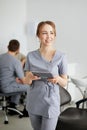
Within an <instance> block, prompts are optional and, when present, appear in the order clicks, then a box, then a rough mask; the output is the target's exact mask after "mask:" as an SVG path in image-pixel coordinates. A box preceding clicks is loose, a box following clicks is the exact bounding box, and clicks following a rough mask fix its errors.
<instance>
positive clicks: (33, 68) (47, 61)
mask: <svg viewBox="0 0 87 130" xmlns="http://www.w3.org/2000/svg"><path fill="white" fill-rule="evenodd" d="M36 34H37V37H38V38H39V41H40V48H39V49H37V50H34V51H32V52H29V53H28V55H27V61H26V64H25V71H26V76H27V77H28V78H27V80H28V83H29V84H30V88H29V89H28V94H27V110H28V112H29V115H30V120H31V124H32V127H33V128H34V130H55V128H56V124H57V120H58V116H59V114H60V95H59V86H61V87H64V86H65V85H66V84H67V59H66V55H65V54H64V53H62V52H60V51H58V50H56V49H55V48H54V47H53V45H54V41H55V37H56V29H55V24H54V23H53V22H52V21H42V22H40V23H39V24H38V26H37V32H36ZM33 72H38V73H50V74H51V75H52V77H49V75H48V78H45V77H40V76H39V75H38V76H37V75H35V73H33ZM44 76H45V75H44ZM46 76H47V75H46Z"/></svg>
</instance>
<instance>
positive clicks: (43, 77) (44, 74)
mask: <svg viewBox="0 0 87 130" xmlns="http://www.w3.org/2000/svg"><path fill="white" fill-rule="evenodd" d="M32 73H33V74H34V75H36V76H39V77H41V79H47V78H53V75H52V74H51V73H49V72H36V71H32Z"/></svg>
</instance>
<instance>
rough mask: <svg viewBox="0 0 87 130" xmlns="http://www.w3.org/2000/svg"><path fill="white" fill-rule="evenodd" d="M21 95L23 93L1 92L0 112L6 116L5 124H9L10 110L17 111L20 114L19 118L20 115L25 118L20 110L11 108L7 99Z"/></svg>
mask: <svg viewBox="0 0 87 130" xmlns="http://www.w3.org/2000/svg"><path fill="white" fill-rule="evenodd" d="M20 93H22V92H10V93H3V92H0V97H2V105H1V106H0V110H3V111H4V115H5V120H4V124H8V123H9V121H8V116H7V113H8V110H12V111H15V112H17V113H18V114H19V116H20V115H21V116H23V113H22V112H20V111H19V110H17V109H15V108H11V107H9V106H8V103H7V97H9V96H13V95H16V94H20Z"/></svg>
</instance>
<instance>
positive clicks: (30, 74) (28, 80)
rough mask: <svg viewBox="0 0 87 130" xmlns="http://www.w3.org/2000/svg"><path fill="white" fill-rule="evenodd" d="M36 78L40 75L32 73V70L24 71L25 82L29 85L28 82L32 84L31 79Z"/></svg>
mask: <svg viewBox="0 0 87 130" xmlns="http://www.w3.org/2000/svg"><path fill="white" fill-rule="evenodd" d="M38 79H40V77H38V76H35V75H33V73H32V72H26V77H25V82H26V83H27V84H29V85H30V84H32V81H33V80H38Z"/></svg>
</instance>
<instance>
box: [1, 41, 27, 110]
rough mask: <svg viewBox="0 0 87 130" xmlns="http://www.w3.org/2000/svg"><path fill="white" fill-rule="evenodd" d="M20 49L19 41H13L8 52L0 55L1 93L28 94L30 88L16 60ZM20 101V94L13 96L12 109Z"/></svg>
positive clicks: (19, 63)
mask: <svg viewBox="0 0 87 130" xmlns="http://www.w3.org/2000/svg"><path fill="white" fill-rule="evenodd" d="M19 49H20V43H19V41H17V40H15V39H13V40H11V41H10V42H9V45H8V52H7V53H4V54H1V55H0V86H1V87H0V91H2V92H5V93H9V92H26V93H27V88H28V87H29V86H28V85H27V84H26V82H25V77H24V71H23V67H22V64H21V62H20V61H19V60H18V59H17V58H15V55H16V54H17V53H19ZM19 101H20V95H19V94H18V95H15V96H11V102H10V107H13V108H16V105H17V104H19ZM24 111H25V109H24ZM24 111H23V112H24ZM12 112H13V111H12ZM26 112H27V111H26Z"/></svg>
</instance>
